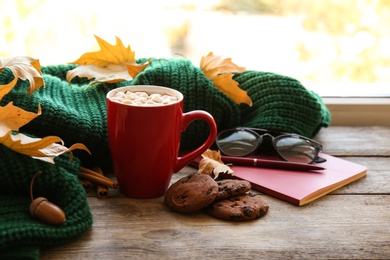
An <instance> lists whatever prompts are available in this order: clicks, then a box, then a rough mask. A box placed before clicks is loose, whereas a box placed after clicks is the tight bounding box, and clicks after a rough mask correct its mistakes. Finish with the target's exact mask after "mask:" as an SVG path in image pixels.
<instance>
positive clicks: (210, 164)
mask: <svg viewBox="0 0 390 260" xmlns="http://www.w3.org/2000/svg"><path fill="white" fill-rule="evenodd" d="M198 173H199V174H208V175H214V179H217V178H218V176H219V175H220V174H230V175H233V174H234V172H233V170H232V169H231V168H230V167H229V166H228V165H226V164H224V163H223V162H222V159H221V153H220V151H214V150H210V149H207V150H206V151H205V152H204V153H203V154H202V159H201V160H200V162H199V170H198Z"/></svg>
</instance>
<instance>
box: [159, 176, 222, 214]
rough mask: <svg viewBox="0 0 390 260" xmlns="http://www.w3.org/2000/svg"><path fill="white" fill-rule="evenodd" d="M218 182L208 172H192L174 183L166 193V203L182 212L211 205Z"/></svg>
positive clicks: (216, 191) (193, 210)
mask: <svg viewBox="0 0 390 260" xmlns="http://www.w3.org/2000/svg"><path fill="white" fill-rule="evenodd" d="M217 193H218V184H217V182H216V181H214V180H213V178H211V177H210V176H209V175H207V174H198V173H194V174H190V175H188V176H186V177H183V178H181V179H180V180H178V181H177V182H175V183H173V184H172V185H171V186H170V187H169V189H168V190H167V192H166V193H165V198H164V203H165V205H166V206H167V207H168V208H169V209H171V210H174V211H177V212H180V213H191V212H195V211H197V210H200V209H202V208H204V207H206V206H208V205H210V204H211V203H212V202H213V201H214V200H215V198H216V197H217Z"/></svg>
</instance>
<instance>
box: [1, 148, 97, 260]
mask: <svg viewBox="0 0 390 260" xmlns="http://www.w3.org/2000/svg"><path fill="white" fill-rule="evenodd" d="M0 154H1V160H0V234H1V236H0V252H1V253H0V258H1V259H5V258H3V257H4V255H3V253H4V254H6V255H7V259H10V258H11V256H13V257H17V256H21V255H23V254H25V253H26V250H28V253H29V254H33V255H34V252H39V248H40V247H48V246H55V245H59V244H63V243H68V242H71V241H74V240H75V239H77V238H79V237H80V236H82V235H83V234H84V233H85V232H86V231H87V230H88V229H89V228H90V227H91V225H92V215H91V212H90V210H89V206H88V203H87V200H86V194H85V191H84V188H83V187H82V185H80V183H79V181H78V176H77V174H78V172H79V167H80V161H79V160H78V159H77V158H74V160H72V162H69V156H68V155H62V156H60V157H57V158H56V159H55V161H56V164H55V165H53V164H49V163H46V162H42V161H39V160H34V159H32V158H31V157H29V156H25V155H22V154H18V153H16V152H13V151H11V150H10V149H8V148H6V147H5V146H3V145H0ZM39 170H40V171H41V172H42V173H41V174H40V175H39V176H38V177H36V178H35V181H34V183H33V196H34V198H37V197H41V196H42V197H45V198H47V199H48V200H49V201H50V202H52V203H54V204H56V205H57V206H59V207H60V208H61V209H62V210H63V211H64V213H65V215H66V221H65V223H64V224H62V225H61V226H51V225H47V224H44V223H42V222H41V221H39V220H37V219H35V218H33V217H32V216H31V215H30V213H29V205H30V203H31V199H30V194H29V192H30V183H31V180H32V177H33V176H34V174H36V172H37V171H39ZM21 248H25V250H22V249H21ZM11 259H12V258H11Z"/></svg>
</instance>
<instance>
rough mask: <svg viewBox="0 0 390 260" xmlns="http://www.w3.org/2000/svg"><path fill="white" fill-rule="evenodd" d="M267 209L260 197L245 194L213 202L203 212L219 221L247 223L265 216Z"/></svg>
mask: <svg viewBox="0 0 390 260" xmlns="http://www.w3.org/2000/svg"><path fill="white" fill-rule="evenodd" d="M268 208H269V207H268V205H267V204H266V203H265V202H264V201H263V199H262V198H261V197H260V195H257V194H253V193H246V194H243V195H238V196H234V197H230V198H227V199H224V200H218V201H215V202H213V203H212V204H211V205H209V206H208V207H207V208H206V209H205V211H206V213H208V214H209V215H211V216H213V217H216V218H219V219H224V220H230V221H249V220H254V219H258V218H261V217H263V216H265V215H266V214H267V212H268Z"/></svg>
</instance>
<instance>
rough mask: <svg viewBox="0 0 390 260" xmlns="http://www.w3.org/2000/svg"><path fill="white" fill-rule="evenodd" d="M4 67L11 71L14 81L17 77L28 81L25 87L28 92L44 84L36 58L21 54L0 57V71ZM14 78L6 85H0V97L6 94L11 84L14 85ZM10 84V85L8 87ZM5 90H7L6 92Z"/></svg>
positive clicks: (30, 92)
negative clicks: (28, 83) (27, 85)
mask: <svg viewBox="0 0 390 260" xmlns="http://www.w3.org/2000/svg"><path fill="white" fill-rule="evenodd" d="M5 68H8V69H10V70H11V71H12V73H13V75H14V76H15V79H16V81H17V79H18V78H20V79H22V80H28V81H29V82H30V86H29V87H28V89H27V93H28V94H32V93H33V92H34V91H36V90H37V89H39V88H40V87H42V86H44V85H45V81H44V80H43V77H42V72H41V65H40V63H39V60H37V59H33V58H30V57H22V56H18V57H10V58H1V59H0V73H1V72H2V71H3V70H4V69H5ZM15 79H14V80H13V81H12V82H11V83H9V84H7V85H0V99H2V98H3V96H4V95H5V94H7V93H8V92H9V91H10V90H11V89H12V87H13V86H15V84H16V81H15ZM11 85H12V87H11V88H10V86H11ZM3 88H4V89H3ZM7 90H8V92H6V91H7ZM5 92H6V93H5Z"/></svg>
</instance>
